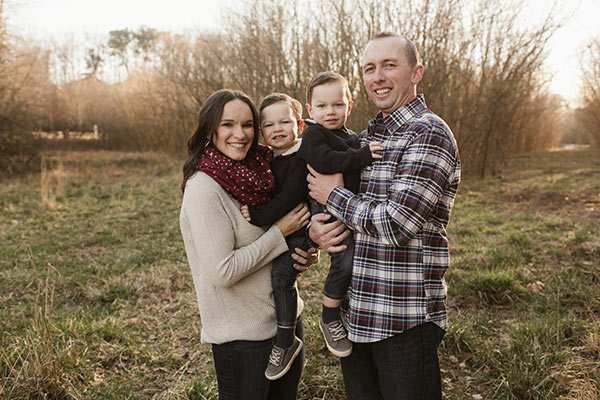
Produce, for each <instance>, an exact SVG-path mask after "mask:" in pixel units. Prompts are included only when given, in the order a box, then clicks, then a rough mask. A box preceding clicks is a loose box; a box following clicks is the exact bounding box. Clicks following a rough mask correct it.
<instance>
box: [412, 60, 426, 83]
mask: <svg viewBox="0 0 600 400" xmlns="http://www.w3.org/2000/svg"><path fill="white" fill-rule="evenodd" d="M423 72H425V67H423V65H421V64H418V65H417V66H415V70H414V71H413V73H412V77H411V79H410V83H411V84H413V85H417V84H418V83H419V82H421V79H422V78H423Z"/></svg>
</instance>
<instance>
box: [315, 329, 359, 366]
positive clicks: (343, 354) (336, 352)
mask: <svg viewBox="0 0 600 400" xmlns="http://www.w3.org/2000/svg"><path fill="white" fill-rule="evenodd" d="M319 329H320V330H321V334H323V339H324V340H325V344H326V345H327V348H328V349H329V351H330V352H331V354H333V355H334V356H336V357H341V358H343V357H348V356H349V355H350V354H352V347H350V348H349V349H348V350H346V351H343V352H342V351H339V350H336V349H334V348H332V347H330V346H329V343H327V340H326V339H325V332H323V327H322V326H321V323H319Z"/></svg>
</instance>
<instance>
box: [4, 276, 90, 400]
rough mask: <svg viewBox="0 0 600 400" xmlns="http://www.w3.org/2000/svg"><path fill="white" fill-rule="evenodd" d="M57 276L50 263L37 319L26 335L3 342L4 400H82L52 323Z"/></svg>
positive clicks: (40, 286) (40, 292) (36, 310)
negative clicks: (65, 361) (66, 366)
mask: <svg viewBox="0 0 600 400" xmlns="http://www.w3.org/2000/svg"><path fill="white" fill-rule="evenodd" d="M54 273H57V270H56V269H55V268H54V267H53V266H52V265H50V264H48V266H47V270H46V276H45V279H43V280H41V281H39V282H38V291H37V294H36V297H35V304H34V310H33V311H34V312H33V319H32V321H31V324H30V326H29V327H28V329H27V330H26V333H25V334H24V335H22V336H19V337H13V336H10V335H7V336H4V337H2V339H1V341H2V346H1V347H0V371H1V372H2V378H1V379H0V398H6V399H77V398H79V396H77V395H76V392H75V390H74V388H73V386H72V385H71V383H70V381H69V378H68V376H67V374H66V373H65V370H64V366H63V354H64V352H63V349H62V347H61V346H60V344H59V337H58V329H57V328H56V326H54V324H53V323H52V314H53V312H54V290H55V287H56V284H55V281H54V279H52V275H53V274H54ZM7 342H8V343H7Z"/></svg>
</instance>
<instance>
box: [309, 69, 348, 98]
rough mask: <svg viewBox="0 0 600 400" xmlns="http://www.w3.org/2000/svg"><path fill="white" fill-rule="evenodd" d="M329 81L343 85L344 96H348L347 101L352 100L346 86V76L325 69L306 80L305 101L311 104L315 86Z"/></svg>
mask: <svg viewBox="0 0 600 400" xmlns="http://www.w3.org/2000/svg"><path fill="white" fill-rule="evenodd" d="M331 82H339V83H341V84H342V85H343V86H344V91H345V92H346V97H347V98H348V102H351V101H352V93H351V92H350V88H349V87H348V81H346V78H344V77H343V76H341V75H340V74H338V73H337V72H333V71H325V72H319V73H318V74H316V75H315V76H313V78H312V79H311V80H310V82H308V86H307V87H306V102H307V103H308V104H311V101H312V95H313V90H314V89H315V88H316V87H317V86H321V85H325V84H327V83H331Z"/></svg>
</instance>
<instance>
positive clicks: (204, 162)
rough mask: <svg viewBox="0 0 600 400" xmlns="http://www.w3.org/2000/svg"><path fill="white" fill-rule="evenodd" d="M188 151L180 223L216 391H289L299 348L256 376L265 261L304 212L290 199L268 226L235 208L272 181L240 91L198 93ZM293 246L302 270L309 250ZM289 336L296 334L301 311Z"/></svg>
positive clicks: (266, 295) (268, 394)
mask: <svg viewBox="0 0 600 400" xmlns="http://www.w3.org/2000/svg"><path fill="white" fill-rule="evenodd" d="M188 153H189V156H190V157H189V159H188V160H187V161H186V163H185V165H184V168H183V183H182V186H181V188H182V191H183V192H184V195H183V203H182V206H181V214H180V226H181V232H182V235H183V239H184V242H185V249H186V253H187V257H188V261H189V264H190V267H191V270H192V276H193V279H194V286H195V288H196V296H197V299H198V307H199V309H200V318H201V323H202V333H201V335H202V338H201V339H202V342H203V343H211V344H212V351H213V358H214V361H215V369H216V373H217V382H218V386H219V398H220V399H221V400H224V399H242V398H243V399H261V400H262V399H284V400H286V399H295V398H296V394H297V390H298V383H299V381H300V374H301V372H302V362H303V354H301V355H300V356H298V357H297V359H296V361H295V362H294V364H293V365H292V367H291V369H290V371H289V372H288V373H287V374H286V375H285V376H284V377H282V378H281V379H279V380H277V381H272V382H271V381H268V380H267V379H266V378H265V376H264V370H265V367H266V366H267V362H268V357H269V353H270V350H271V347H272V345H273V341H274V337H275V334H276V326H277V322H276V317H275V305H274V303H273V298H272V296H271V292H272V290H271V261H272V260H273V259H274V258H276V257H277V256H278V255H280V254H282V253H284V252H285V251H286V250H287V245H286V243H285V239H284V237H285V236H287V235H289V234H291V233H293V232H295V231H297V230H298V229H300V228H301V227H302V226H304V225H306V224H307V222H308V218H309V211H308V209H307V207H306V205H304V204H299V205H298V206H297V207H296V208H295V209H294V210H292V211H291V212H290V213H289V214H287V215H286V216H284V217H283V218H281V219H280V220H278V221H277V222H275V224H274V225H273V226H271V227H269V228H268V229H265V228H260V227H256V226H253V225H251V224H250V223H248V222H247V221H246V219H245V218H244V217H243V216H242V214H241V212H240V206H241V205H242V204H261V203H262V202H265V201H266V200H268V196H269V192H270V190H271V189H272V187H273V184H274V181H273V177H272V174H271V172H270V170H269V164H270V157H271V153H270V150H268V149H267V148H266V147H264V146H261V145H259V144H258V117H257V113H256V109H255V107H254V105H253V104H252V101H251V100H250V99H249V98H248V97H247V96H246V95H245V94H243V93H241V92H238V91H232V90H220V91H217V92H215V93H213V94H212V95H211V96H210V97H209V98H208V99H207V100H206V102H205V103H204V105H203V107H202V109H201V110H200V116H199V123H198V128H197V129H196V132H195V133H194V134H193V136H192V137H191V138H190V140H189V141H188ZM299 254H300V255H301V256H304V257H301V256H299V255H298V254H296V255H295V256H296V257H295V259H296V260H297V261H298V262H299V264H297V265H296V268H297V269H299V270H304V269H306V267H304V266H303V265H304V264H305V263H306V258H305V257H309V254H308V253H304V252H301V251H299ZM309 258H310V257H309ZM298 303H299V307H298V308H299V311H301V308H302V302H301V301H299V302H298ZM299 314H300V312H298V315H299ZM296 335H297V336H298V337H299V338H302V335H303V332H302V323H301V321H300V320H299V321H298V324H297V331H296Z"/></svg>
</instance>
